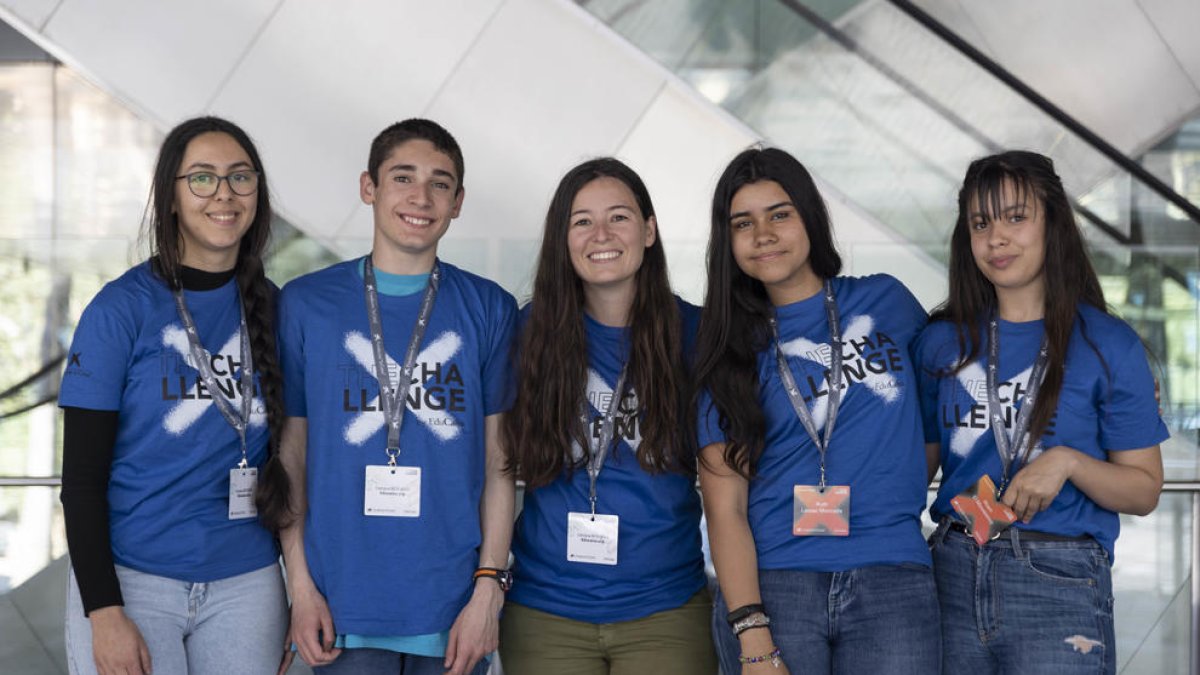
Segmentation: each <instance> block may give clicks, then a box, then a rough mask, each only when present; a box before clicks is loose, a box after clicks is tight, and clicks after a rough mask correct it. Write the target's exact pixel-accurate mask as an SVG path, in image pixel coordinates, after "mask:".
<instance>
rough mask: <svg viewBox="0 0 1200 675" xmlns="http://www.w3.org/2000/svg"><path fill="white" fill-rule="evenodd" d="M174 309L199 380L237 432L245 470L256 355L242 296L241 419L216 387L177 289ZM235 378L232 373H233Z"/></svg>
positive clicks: (194, 326) (194, 328)
mask: <svg viewBox="0 0 1200 675" xmlns="http://www.w3.org/2000/svg"><path fill="white" fill-rule="evenodd" d="M172 292H173V294H174V295H175V308H176V309H178V310H179V320H180V321H182V322H183V330H184V332H185V333H187V339H188V350H189V351H190V352H191V356H192V361H194V362H195V364H196V370H198V371H200V379H201V380H203V382H204V386H205V387H208V392H209V393H210V394H212V400H213V403H214V404H216V406H217V410H219V411H221V416H222V417H224V418H225V421H226V422H229V426H231V427H233V429H234V430H235V431H237V435H238V440H240V441H241V444H242V461H240V462H238V467H239V468H243V469H244V468H246V467H247V466H248V465H249V463H248V462H247V461H246V425H247V424H249V422H250V403H251V401H252V399H253V398H254V355H253V354H252V353H251V350H250V332H249V331H248V330H246V308H245V307H243V306H242V301H241V293H240V289H239V293H238V312H239V314H240V315H241V317H240V319H241V338H242V339H241V350H242V354H241V358H242V377H241V379H240V380H239V381H238V391H240V392H241V394H242V409H241V411H240V412H241V415H240V416H239V415H238V412H239V411H237V410H235V409H234V407H233V403H231V402H230V401H229V399H228V398H226V397H225V395H224V394H222V393H221V390H220V389H219V388H218V387H217V378H216V377H215V376H214V375H213V371H212V363H211V362H210V358H211V357H210V355H209V353H208V350H207V349H205V348H204V345H201V344H200V334H199V333H198V332H197V331H196V322H195V321H193V320H192V313H191V312H189V311H188V308H187V303H186V302H185V301H184V299H183V291H181V290H179V289H178V288H176V289H174V290H173V291H172ZM230 374H231V375H232V373H230Z"/></svg>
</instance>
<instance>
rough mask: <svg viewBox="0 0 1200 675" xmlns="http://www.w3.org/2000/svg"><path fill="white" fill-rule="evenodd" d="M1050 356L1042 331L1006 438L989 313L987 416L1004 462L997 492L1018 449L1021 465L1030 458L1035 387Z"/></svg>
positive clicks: (996, 335) (994, 327)
mask: <svg viewBox="0 0 1200 675" xmlns="http://www.w3.org/2000/svg"><path fill="white" fill-rule="evenodd" d="M1049 360H1050V357H1049V353H1048V352H1047V345H1046V336H1045V334H1043V335H1042V344H1041V346H1040V347H1039V348H1038V355H1037V359H1035V360H1034V362H1033V370H1031V371H1030V373H1029V386H1028V388H1027V389H1026V392H1025V398H1024V399H1022V401H1021V410H1020V412H1018V413H1017V419H1016V421H1015V422H1014V423H1013V433H1012V441H1011V442H1010V441H1009V437H1008V432H1007V431H1005V428H1004V412H1003V411H1002V409H1001V407H1000V390H999V385H998V384H997V377H998V375H997V371H998V370H999V369H1000V327H999V324H998V322H997V321H996V317H992V319H991V321H989V322H988V367H987V392H988V417H989V418H990V419H991V424H992V435H993V436H995V437H996V451H997V452H998V453H1000V463H1001V464H1002V465H1003V473H1002V474H1001V475H1000V489H999V490H998V491H997V492H996V495H997V496H1003V495H1004V489H1005V488H1006V487H1007V486H1008V481H1009V479H1010V478H1012V472H1013V465H1014V463H1015V462H1014V460H1015V459H1016V458H1017V453H1018V452H1020V453H1021V461H1020V463H1019V464H1020V465H1024V464H1025V461H1026V460H1028V459H1029V453H1030V451H1031V450H1032V449H1033V446H1034V445H1035V444H1036V442H1037V440H1036V439H1031V438H1029V437H1028V436H1029V418H1030V416H1032V415H1033V407H1034V404H1035V403H1036V402H1037V395H1038V390H1039V389H1041V388H1042V380H1043V379H1045V377H1046V365H1047V363H1048V362H1049ZM1013 404H1014V405H1015V404H1016V396H1015V395H1014V396H1013Z"/></svg>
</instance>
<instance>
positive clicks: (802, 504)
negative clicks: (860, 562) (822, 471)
mask: <svg viewBox="0 0 1200 675" xmlns="http://www.w3.org/2000/svg"><path fill="white" fill-rule="evenodd" d="M793 494H794V499H793V502H792V504H793V508H792V534H793V535H795V536H797V537H847V536H849V535H850V486H849V485H827V486H825V489H824V490H822V489H821V488H820V486H817V485H797V486H795V488H794V489H793Z"/></svg>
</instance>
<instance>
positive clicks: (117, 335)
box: [59, 117, 287, 675]
mask: <svg viewBox="0 0 1200 675" xmlns="http://www.w3.org/2000/svg"><path fill="white" fill-rule="evenodd" d="M152 190H153V193H152V198H151V205H150V208H149V209H148V213H149V223H148V225H149V232H148V235H149V239H150V241H151V250H152V254H151V257H150V259H149V260H148V261H146V262H144V263H142V264H140V265H138V266H136V267H134V268H133V269H131V270H129V271H128V272H126V273H125V274H123V275H122V276H121V277H120V278H118V279H116V280H114V281H112V282H110V283H109V284H107V285H106V286H105V287H104V288H103V289H102V290H101V291H100V293H98V294H97V295H96V297H95V298H94V299H93V300H92V302H91V303H90V304H89V305H88V306H87V308H86V309H85V310H84V312H83V316H82V317H81V318H80V320H79V325H78V326H77V328H76V330H75V336H74V339H73V343H72V345H71V351H70V355H71V356H70V360H69V364H68V366H67V369H66V372H65V373H64V375H63V382H62V389H61V393H60V395H59V405H60V406H62V408H63V412H64V439H63V486H62V502H63V514H64V517H65V520H66V529H67V545H68V548H69V550H70V553H71V563H72V574H71V581H70V583H69V599H68V607H67V621H66V642H67V652H68V661H69V664H70V667H71V672H72V673H94V672H100V673H149V672H151V669H153V671H154V672H156V673H184V672H190V673H194V674H200V673H213V674H221V675H224V674H226V673H235V672H236V673H268V672H273V671H274V669H275V668H276V667H277V666H278V664H279V659H280V654H281V647H282V644H283V638H284V633H285V631H286V628H287V615H286V603H285V598H284V593H283V583H282V579H281V577H280V571H279V566H278V563H277V562H276V559H277V557H278V550H277V547H276V544H275V540H274V537H273V536H272V534H271V532H270V531H269V530H268V529H267V528H266V527H264V526H263V525H262V523H260V522H259V519H258V518H256V505H255V486H256V484H257V489H258V490H259V491H261V492H265V493H270V492H272V491H281V490H283V491H286V487H287V483H286V480H285V477H284V475H283V473H282V470H281V466H280V464H279V462H278V461H277V459H276V457H277V455H276V453H275V444H276V443H277V441H278V438H279V436H278V433H277V432H278V431H279V425H280V423H281V422H282V420H283V416H282V409H283V408H282V403H281V399H280V378H279V366H278V363H277V357H276V351H275V337H274V309H273V303H274V295H275V287H274V286H273V285H272V284H271V282H270V281H268V280H267V279H266V277H265V276H264V274H263V264H262V255H263V252H264V251H265V249H266V244H267V240H268V238H269V235H270V223H271V205H270V198H269V195H268V191H267V184H266V176H265V174H264V172H263V166H262V162H261V161H260V159H259V156H258V152H257V150H256V149H255V147H254V144H253V143H252V142H251V141H250V139H249V137H247V136H246V134H245V132H243V131H242V130H241V129H240V128H238V127H237V126H236V125H234V124H232V123H230V122H228V121H225V120H222V119H218V118H215V117H202V118H197V119H192V120H188V121H186V122H183V123H182V124H180V125H179V126H177V127H175V128H174V129H173V130H172V131H171V132H170V133H169V134H168V135H167V138H166V140H164V141H163V145H162V148H161V150H160V152H159V156H158V162H157V165H156V167H155V171H154V179H153V185H152ZM198 367H199V368H198ZM246 374H250V375H251V377H246ZM286 501H287V500H286V495H283V496H280V497H278V498H272V499H270V500H267V501H265V502H264V505H265V504H267V503H278V504H285V503H286ZM276 511H277V510H276V509H268V508H267V507H266V506H264V510H263V512H262V513H257V515H258V516H259V517H261V518H262V519H263V521H264V522H278V521H279V520H280V519H281V516H283V515H285V514H281V513H278V512H276Z"/></svg>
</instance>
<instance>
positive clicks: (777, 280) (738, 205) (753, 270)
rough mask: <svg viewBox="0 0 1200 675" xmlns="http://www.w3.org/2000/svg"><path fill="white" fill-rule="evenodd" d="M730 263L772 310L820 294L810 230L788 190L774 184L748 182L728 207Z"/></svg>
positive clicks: (770, 182) (773, 182)
mask: <svg viewBox="0 0 1200 675" xmlns="http://www.w3.org/2000/svg"><path fill="white" fill-rule="evenodd" d="M729 214H730V216H729V228H730V241H731V245H732V247H733V259H734V261H735V262H737V266H738V267H739V268H740V269H741V270H742V272H744V273H746V275H747V276H749V277H751V278H753V279H757V280H758V281H760V282H762V284H763V286H764V287H765V288H766V291H767V297H769V298H770V299H771V304H773V305H775V306H777V307H778V306H781V305H786V304H789V303H793V302H797V301H799V300H803V299H805V298H808V297H810V296H812V295H813V294H815V293H816V292H817V291H819V290H820V289H821V278H820V277H818V276H817V274H816V273H815V272H814V271H813V269H812V265H811V264H810V262H809V250H810V246H809V241H808V230H807V229H806V228H805V226H804V219H803V218H801V217H800V213H799V212H798V211H797V210H796V205H795V204H793V203H792V198H791V197H790V196H788V193H787V191H786V190H784V189H783V187H782V186H781V185H780V184H779V183H776V182H775V181H773V180H761V181H758V182H756V183H747V184H746V185H744V186H742V187H741V188H740V189H739V190H738V191H737V192H735V193H734V195H733V200H732V201H731V202H730V204H729Z"/></svg>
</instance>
